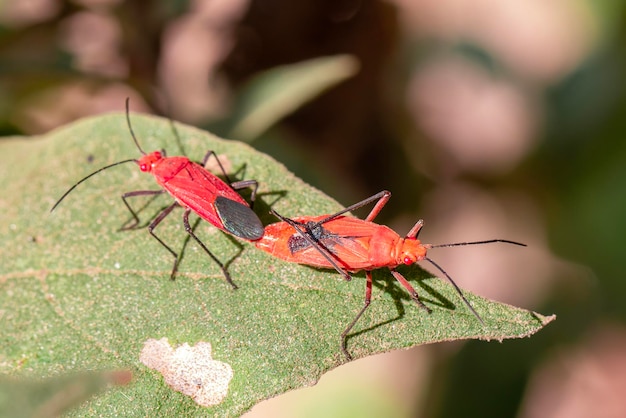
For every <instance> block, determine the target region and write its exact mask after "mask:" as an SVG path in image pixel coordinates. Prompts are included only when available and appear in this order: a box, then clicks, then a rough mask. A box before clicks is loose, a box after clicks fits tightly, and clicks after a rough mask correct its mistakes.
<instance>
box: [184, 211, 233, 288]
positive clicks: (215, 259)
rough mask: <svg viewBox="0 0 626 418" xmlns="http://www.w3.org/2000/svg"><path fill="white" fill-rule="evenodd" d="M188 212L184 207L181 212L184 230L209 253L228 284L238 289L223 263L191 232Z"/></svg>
mask: <svg viewBox="0 0 626 418" xmlns="http://www.w3.org/2000/svg"><path fill="white" fill-rule="evenodd" d="M189 213H191V209H185V213H184V214H183V224H184V225H185V231H187V233H188V234H189V235H190V236H191V237H192V238H193V239H195V240H196V242H197V243H198V244H200V247H202V249H203V250H204V252H206V253H207V254H208V255H209V257H211V258H212V259H213V261H215V263H216V264H217V265H218V266H219V268H220V269H221V270H222V273H223V274H224V278H225V279H226V281H227V282H228V284H230V285H231V286H232V288H233V289H238V286H237V285H236V284H235V283H234V282H233V279H231V277H230V274H229V273H228V271H227V270H226V267H225V266H224V263H222V262H221V261H220V260H219V259H218V258H217V257H216V256H215V255H214V254H213V253H212V252H211V251H209V249H208V248H207V247H206V245H204V243H203V242H202V241H201V240H200V238H198V237H197V236H196V234H195V233H194V232H193V228H192V227H191V225H190V224H189Z"/></svg>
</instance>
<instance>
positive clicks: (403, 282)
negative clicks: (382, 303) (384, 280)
mask: <svg viewBox="0 0 626 418" xmlns="http://www.w3.org/2000/svg"><path fill="white" fill-rule="evenodd" d="M389 270H390V271H391V274H393V277H395V279H396V280H397V281H399V282H400V284H401V285H402V286H404V288H405V289H406V290H407V292H409V295H410V296H411V299H413V301H414V302H415V303H417V306H419V307H420V308H422V309H424V310H425V311H426V312H428V313H431V312H432V310H431V309H430V308H429V307H428V306H426V305H424V304H423V303H422V301H421V300H420V298H419V296H418V294H417V292H416V291H415V289H413V286H411V283H409V282H408V281H407V280H406V279H405V278H404V276H403V275H401V274H400V273H399V272H397V271H396V270H392V269H389Z"/></svg>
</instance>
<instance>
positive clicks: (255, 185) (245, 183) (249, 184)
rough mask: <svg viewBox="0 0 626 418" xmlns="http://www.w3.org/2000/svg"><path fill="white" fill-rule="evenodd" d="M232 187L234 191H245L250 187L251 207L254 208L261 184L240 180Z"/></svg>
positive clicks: (231, 184)
mask: <svg viewBox="0 0 626 418" xmlns="http://www.w3.org/2000/svg"><path fill="white" fill-rule="evenodd" d="M230 187H232V188H233V189H234V190H241V189H245V188H246V187H250V188H251V189H252V192H251V193H250V207H253V206H254V200H255V199H256V192H257V189H258V188H259V183H258V182H257V181H256V180H240V181H235V182H233V183H230Z"/></svg>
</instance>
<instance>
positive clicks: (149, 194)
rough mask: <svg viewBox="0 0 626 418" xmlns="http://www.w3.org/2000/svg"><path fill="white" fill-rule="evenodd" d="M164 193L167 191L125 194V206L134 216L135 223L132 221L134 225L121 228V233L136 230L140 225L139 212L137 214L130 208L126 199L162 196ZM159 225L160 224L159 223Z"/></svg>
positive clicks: (138, 191) (139, 191) (142, 191)
mask: <svg viewBox="0 0 626 418" xmlns="http://www.w3.org/2000/svg"><path fill="white" fill-rule="evenodd" d="M162 193H165V190H163V189H161V190H137V191H134V192H128V193H124V194H123V195H122V200H123V201H124V204H125V205H126V207H127V208H128V211H129V212H130V214H131V215H133V221H132V223H131V224H130V225H129V226H127V227H122V228H120V231H126V230H129V229H134V228H135V227H136V226H137V224H139V216H137V212H135V211H134V210H133V208H132V207H131V206H130V204H129V203H128V201H127V200H126V198H129V197H134V196H155V195H159V194H162ZM168 213H169V212H168ZM157 224H158V222H157ZM155 226H156V225H155Z"/></svg>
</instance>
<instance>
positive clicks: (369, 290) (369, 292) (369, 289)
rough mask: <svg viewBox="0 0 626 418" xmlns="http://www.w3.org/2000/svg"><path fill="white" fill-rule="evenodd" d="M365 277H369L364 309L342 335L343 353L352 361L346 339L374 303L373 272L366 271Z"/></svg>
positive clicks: (366, 284)
mask: <svg viewBox="0 0 626 418" xmlns="http://www.w3.org/2000/svg"><path fill="white" fill-rule="evenodd" d="M365 276H366V277H367V281H366V282H365V303H363V307H362V308H361V310H360V311H359V313H358V314H356V316H355V317H354V319H353V320H352V322H350V323H349V324H348V326H347V327H346V329H344V330H343V332H342V333H341V352H342V353H343V355H344V356H346V359H347V360H352V356H351V355H350V353H348V348H347V344H348V341H347V338H346V337H347V336H348V333H349V332H350V331H351V330H352V328H353V327H354V324H356V323H357V321H358V320H359V319H360V318H361V316H362V315H363V313H364V312H365V310H366V309H367V307H368V306H370V302H371V301H372V272H371V271H366V272H365Z"/></svg>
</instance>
